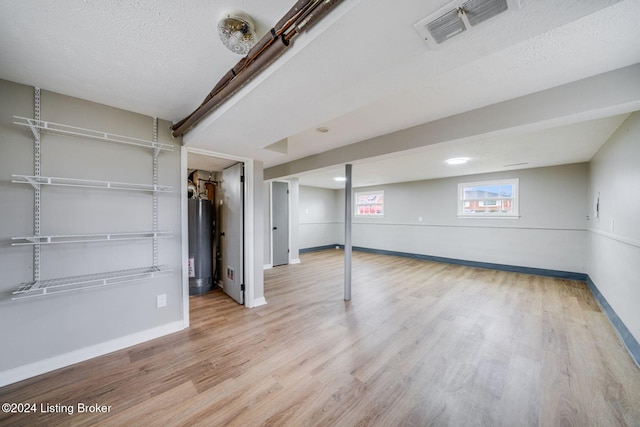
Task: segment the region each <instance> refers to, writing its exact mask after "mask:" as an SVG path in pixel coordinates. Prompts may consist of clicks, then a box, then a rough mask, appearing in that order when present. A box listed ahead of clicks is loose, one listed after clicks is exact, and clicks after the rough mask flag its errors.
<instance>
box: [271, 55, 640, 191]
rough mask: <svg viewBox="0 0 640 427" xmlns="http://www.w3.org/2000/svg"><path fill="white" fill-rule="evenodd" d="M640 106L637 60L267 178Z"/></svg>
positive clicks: (290, 166) (302, 162) (288, 166)
mask: <svg viewBox="0 0 640 427" xmlns="http://www.w3.org/2000/svg"><path fill="white" fill-rule="evenodd" d="M638 109H640V64H634V65H631V66H628V67H624V68H621V69H618V70H614V71H609V72H607V73H603V74H599V75H596V76H593V77H589V78H586V79H583V80H579V81H575V82H572V83H568V84H565V85H562V86H558V87H555V88H551V89H547V90H543V91H540V92H536V93H533V94H529V95H525V96H521V97H518V98H514V99H511V100H508V101H504V102H500V103H497V104H493V105H489V106H487V107H482V108H478V109H476V110H471V111H467V112H465V113H461V114H456V115H453V116H450V117H445V118H443V119H439V120H435V121H432V122H429V123H425V124H422V125H418V126H414V127H411V128H408V129H404V130H400V131H397V132H392V133H389V134H386V135H382V136H378V137H375V138H371V139H367V140H364V141H360V142H357V143H354V144H351V145H347V146H344V147H340V148H336V149H333V150H329V151H326V152H324V153H320V154H315V155H312V156H308V157H305V158H302V159H299V160H295V161H292V162H289V163H284V164H281V165H278V166H274V167H271V168H268V169H266V170H265V173H264V178H265V179H266V180H269V179H276V178H282V177H287V176H292V175H295V174H299V173H302V172H308V171H312V170H317V169H321V168H325V167H329V166H334V165H338V164H344V163H347V162H353V161H357V160H362V159H367V158H371V157H377V156H383V155H388V154H391V153H394V152H401V151H406V150H412V149H416V148H420V147H425V146H428V145H433V144H438V143H444V142H452V141H461V140H466V139H472V138H476V137H479V136H490V135H500V134H505V133H511V132H530V131H534V130H540V129H547V128H552V127H556V126H561V125H566V124H571V123H577V122H582V121H585V120H592V119H596V118H601V117H607V116H611V115H615V114H622V113H628V112H631V111H636V110H638Z"/></svg>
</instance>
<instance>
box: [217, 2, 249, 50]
mask: <svg viewBox="0 0 640 427" xmlns="http://www.w3.org/2000/svg"><path fill="white" fill-rule="evenodd" d="M218 36H220V40H221V41H222V44H224V45H225V46H226V48H227V49H229V50H230V51H231V52H233V53H237V54H238V55H246V54H247V53H249V50H251V48H252V47H253V45H255V44H256V42H257V41H258V36H257V35H256V27H255V25H254V24H253V20H252V19H251V17H250V16H249V15H247V14H246V13H243V12H231V13H228V14H226V15H225V16H224V17H223V18H222V19H221V20H220V21H219V22H218Z"/></svg>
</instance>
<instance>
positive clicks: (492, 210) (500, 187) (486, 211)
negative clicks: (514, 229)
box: [458, 178, 519, 218]
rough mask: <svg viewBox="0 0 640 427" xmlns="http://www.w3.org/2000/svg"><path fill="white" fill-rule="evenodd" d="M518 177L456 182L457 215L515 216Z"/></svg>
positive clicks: (516, 215)
mask: <svg viewBox="0 0 640 427" xmlns="http://www.w3.org/2000/svg"><path fill="white" fill-rule="evenodd" d="M518 215H519V212H518V179H517V178H516V179H505V180H500V181H484V182H467V183H463V184H458V216H461V217H508V218H517V217H518Z"/></svg>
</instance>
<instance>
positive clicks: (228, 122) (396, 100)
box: [0, 0, 640, 182]
mask: <svg viewBox="0 0 640 427" xmlns="http://www.w3.org/2000/svg"><path fill="white" fill-rule="evenodd" d="M293 3H294V1H293V0H272V1H269V2H265V1H259V0H225V1H224V2H223V1H221V0H190V1H174V0H128V1H121V0H64V1H63V0H58V1H56V0H3V1H0V47H1V49H0V78H4V79H7V80H11V81H16V82H19V83H24V84H28V85H35V86H39V87H41V88H43V89H47V90H51V91H55V92H59V93H63V94H67V95H71V96H76V97H80V98H83V99H88V100H91V101H95V102H99V103H103V104H107V105H111V106H114V107H118V108H123V109H126V110H130V111H135V112H138V113H142V114H147V115H152V116H157V117H160V118H165V119H169V120H173V121H177V120H179V119H181V118H183V117H184V116H185V115H187V114H189V113H190V112H191V111H192V110H193V109H194V108H195V107H196V106H197V105H199V104H200V102H201V101H202V99H203V98H204V96H205V95H206V94H207V93H208V92H209V91H210V90H211V88H212V87H213V86H214V85H215V83H216V82H217V81H218V79H219V78H220V77H221V76H222V75H223V74H224V73H225V72H226V71H227V70H228V69H229V68H231V67H232V66H233V65H234V64H235V63H236V62H237V61H238V59H239V58H240V57H238V56H236V55H234V54H232V53H231V52H228V51H226V50H225V49H224V47H223V46H222V45H221V43H220V42H219V41H218V39H217V33H216V22H217V20H218V19H219V18H220V17H221V16H222V15H223V14H224V13H225V12H228V11H232V10H242V11H244V12H247V13H248V14H250V15H251V16H252V17H253V18H254V20H255V21H256V23H257V27H258V33H260V34H262V33H264V32H265V31H267V30H268V28H270V27H271V26H272V25H273V24H274V23H275V22H276V21H277V20H278V19H279V18H280V17H281V16H282V15H283V14H284V12H285V11H286V10H288V9H289V8H290V7H291V6H292V5H293ZM447 3H449V1H447V0H407V1H404V2H401V3H399V2H386V1H362V0H343V1H342V2H341V4H340V5H339V6H338V7H337V8H336V9H335V10H333V11H332V12H331V13H330V14H329V15H328V16H327V18H326V19H324V20H323V21H321V22H320V23H319V24H318V25H317V26H316V27H314V28H313V29H312V30H311V31H309V32H308V33H304V34H302V35H301V36H300V37H298V38H297V39H296V40H295V42H294V44H293V46H292V47H291V48H290V49H289V51H288V52H287V53H286V54H285V55H284V56H283V57H281V58H280V59H279V60H278V61H276V62H275V63H274V64H273V65H272V66H271V67H270V68H269V69H268V70H267V71H266V72H265V73H263V74H261V75H260V76H258V77H257V78H256V79H254V80H253V81H252V82H251V83H250V84H249V85H248V86H247V87H245V88H244V89H243V90H241V91H240V92H238V93H237V94H236V96H234V97H233V98H232V99H231V100H230V101H229V102H227V103H225V104H224V105H223V106H222V108H220V109H219V110H217V111H216V112H214V113H213V114H211V115H210V116H209V117H208V118H207V119H205V120H204V121H203V123H201V125H199V126H198V127H197V128H195V129H194V130H193V131H192V132H190V133H189V134H187V135H186V137H185V143H186V145H187V146H188V147H192V148H196V149H204V150H210V151H213V152H217V153H228V154H230V155H232V156H236V157H237V156H241V157H247V158H255V159H258V160H262V161H264V163H265V165H266V166H267V167H271V166H275V165H281V164H286V163H288V162H292V161H295V160H297V159H301V158H305V157H307V156H313V155H316V154H318V153H322V152H325V151H327V150H331V149H336V148H338V147H343V146H345V145H348V144H353V143H356V142H359V141H365V140H367V139H369V138H374V137H377V136H379V135H385V134H389V133H390V132H394V131H398V130H400V129H405V128H409V127H411V126H415V125H419V124H421V123H426V122H432V121H435V120H438V119H442V118H444V117H447V116H451V115H455V114H460V113H463V112H466V111H470V110H473V109H477V108H481V107H484V106H488V105H491V104H495V103H498V102H502V101H505V100H509V99H512V98H516V97H521V96H523V95H527V94H531V93H535V92H538V91H542V90H545V89H548V88H553V87H556V86H559V85H563V84H566V83H569V82H572V81H576V80H580V79H584V78H587V77H590V76H593V75H596V74H600V73H604V72H607V71H610V70H615V69H619V68H622V67H625V66H628V65H630V64H635V63H638V62H640V26H638V25H637V22H636V18H637V16H640V2H639V1H637V0H623V1H615V0H589V1H587V0H545V1H539V0H521V4H522V7H521V8H520V9H519V10H517V11H513V12H509V13H507V14H505V15H501V16H499V17H498V18H496V19H494V20H492V21H490V22H487V23H485V24H483V25H482V26H481V27H478V29H477V30H476V31H473V32H470V33H469V34H463V35H462V36H460V37H457V38H454V39H452V40H451V41H450V42H448V43H447V44H446V45H444V46H442V48H441V49H438V50H430V49H429V48H428V47H427V46H426V45H425V43H423V41H422V40H421V39H420V37H418V35H417V33H416V32H415V30H414V28H413V24H414V23H415V22H417V21H419V20H420V19H422V18H424V17H426V16H428V15H430V14H432V13H433V12H434V11H436V10H438V9H440V8H441V7H443V6H444V5H446V4H447ZM617 113H621V111H617ZM617 113H616V114H617ZM600 117H604V116H598V117H593V116H590V117H575V118H574V123H576V126H573V127H571V126H569V127H567V128H566V129H565V128H564V127H561V128H556V129H555V130H553V129H551V127H552V125H548V126H547V128H548V132H551V133H553V132H558V134H557V135H556V136H557V137H566V138H570V136H567V134H566V132H574V135H575V137H578V136H580V135H582V134H581V133H580V132H582V131H584V129H590V126H592V125H590V124H587V123H584V124H583V126H579V125H577V124H578V123H580V122H585V121H587V120H591V119H598V118H600ZM617 120H618V118H613V119H611V120H609V121H604V122H599V123H600V125H601V126H603V129H606V131H604V132H602V135H604V134H606V133H607V132H608V131H609V130H610V127H611V126H613V124H615V123H616V122H617ZM319 126H325V127H328V128H329V132H328V133H319V132H317V131H316V128H317V127H319ZM536 130H537V131H544V130H545V129H544V126H538V127H537V128H536ZM598 135H600V134H598ZM546 136H548V137H550V138H552V139H553V138H556V136H553V135H546ZM285 138H286V139H287V152H286V153H281V152H276V151H272V150H267V149H264V147H267V146H269V145H271V144H273V143H275V142H277V141H280V140H282V139H285ZM510 138H511V141H514V142H513V145H512V146H513V147H517V146H518V144H517V142H518V141H520V142H521V145H522V146H523V147H527V144H529V145H530V143H528V142H527V141H528V138H530V135H529V136H528V135H527V134H526V132H521V136H519V134H511V135H510ZM603 142H604V140H602V141H600V142H599V143H600V144H602V143H603ZM452 144H453V143H452ZM483 144H484V147H485V157H486V159H485V160H483V168H482V170H485V169H486V170H500V169H501V168H503V159H502V158H501V151H497V149H498V148H499V147H500V143H498V142H496V143H495V144H493V143H489V142H484V143H483ZM494 145H495V147H496V150H494V151H491V150H492V147H494ZM595 145H597V141H594V140H593V139H590V140H589V142H588V143H585V144H578V143H572V144H571V146H572V147H573V150H568V151H566V152H563V153H560V152H557V150H556V149H555V148H556V147H557V146H558V144H555V146H554V145H552V144H549V145H544V144H541V145H539V146H537V147H536V150H535V152H534V153H533V154H535V155H532V156H531V158H530V159H529V160H528V161H529V163H530V164H532V165H533V164H536V165H540V166H542V165H544V164H543V163H541V159H547V160H546V161H547V164H558V162H566V163H572V162H576V161H584V160H585V159H586V160H588V158H589V157H588V156H589V155H592V151H593V147H594V146H595ZM452 147H453V145H452ZM469 148H471V146H469ZM523 150H524V148H523ZM527 152H529V153H530V154H531V153H532V150H531V149H528V151H527ZM445 153H446V150H444V151H442V155H445ZM589 153H591V154H589ZM400 154H402V153H399V154H398V155H397V156H395V157H396V159H397V161H398V162H401V161H402V159H401V157H400ZM404 154H412V153H404ZM432 154H435V152H434V153H432ZM376 161H380V159H376ZM359 163H365V161H364V160H362V161H359ZM359 168H360V170H361V171H363V172H362V173H364V171H365V170H366V168H362V167H359ZM378 169H379V168H378ZM436 169H437V168H436ZM441 173H448V171H446V170H445V171H442V172H441ZM421 176H423V177H427V175H426V174H424V175H421ZM414 178H415V179H419V178H420V177H419V176H418V175H414ZM412 179H413V178H412ZM363 182H364V181H363Z"/></svg>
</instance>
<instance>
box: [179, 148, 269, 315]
mask: <svg viewBox="0 0 640 427" xmlns="http://www.w3.org/2000/svg"><path fill="white" fill-rule="evenodd" d="M187 153H193V154H198V155H202V156H208V157H218V158H221V159H228V160H235V161H238V162H242V163H244V265H243V267H244V286H245V287H244V306H245V307H256V306H258V305H261V304H264V302H262V301H263V300H264V297H262V298H259V299H258V300H256V298H255V283H256V275H255V269H254V268H253V267H254V264H255V242H254V239H253V235H254V234H255V227H254V217H255V204H254V194H255V183H254V181H255V176H254V175H255V172H254V160H253V159H249V158H245V157H240V156H233V155H230V154H224V153H218V152H215V151H209V150H203V149H201V148H194V147H187V146H182V147H181V149H180V156H181V165H182V166H183V170H182V171H181V176H182V174H184V180H183V182H185V183H186V174H187ZM180 197H182V199H183V203H181V208H182V212H181V216H182V236H183V238H182V270H183V272H182V316H183V322H184V326H185V327H188V326H189V277H188V274H185V272H186V268H187V263H188V257H189V254H188V252H189V240H188V233H185V231H184V230H188V227H189V223H188V209H187V186H186V184H185V185H183V186H182V187H181V190H180ZM185 242H186V244H185ZM260 268H261V269H262V266H260Z"/></svg>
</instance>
